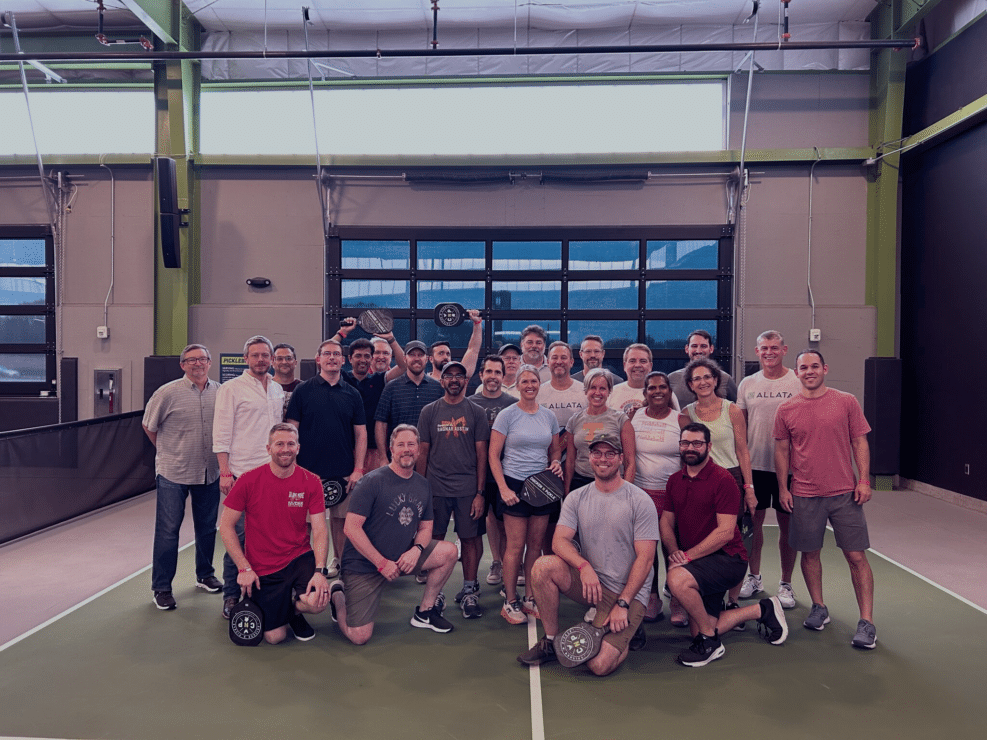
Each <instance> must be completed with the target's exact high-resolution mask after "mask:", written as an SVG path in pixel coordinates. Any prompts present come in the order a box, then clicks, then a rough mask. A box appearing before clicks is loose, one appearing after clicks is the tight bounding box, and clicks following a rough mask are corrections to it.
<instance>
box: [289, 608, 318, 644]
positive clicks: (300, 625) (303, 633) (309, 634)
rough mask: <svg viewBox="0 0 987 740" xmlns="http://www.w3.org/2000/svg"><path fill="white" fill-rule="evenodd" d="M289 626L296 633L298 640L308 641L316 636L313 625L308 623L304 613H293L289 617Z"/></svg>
mask: <svg viewBox="0 0 987 740" xmlns="http://www.w3.org/2000/svg"><path fill="white" fill-rule="evenodd" d="M288 626H289V627H291V631H292V632H294V633H295V639H296V640H301V641H302V642H308V641H309V640H311V639H312V638H313V637H315V630H314V629H313V628H312V625H310V624H309V623H308V620H307V619H305V615H304V614H292V615H291V616H290V617H288Z"/></svg>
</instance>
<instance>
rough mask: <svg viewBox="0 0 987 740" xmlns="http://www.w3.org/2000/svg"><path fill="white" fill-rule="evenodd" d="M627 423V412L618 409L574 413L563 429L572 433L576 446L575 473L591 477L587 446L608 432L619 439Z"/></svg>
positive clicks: (584, 410) (591, 467)
mask: <svg viewBox="0 0 987 740" xmlns="http://www.w3.org/2000/svg"><path fill="white" fill-rule="evenodd" d="M626 423H627V414H625V413H624V412H623V411H619V410H618V409H607V410H606V411H604V412H603V413H602V414H596V415H594V416H591V415H590V414H589V413H588V412H587V411H586V409H583V410H582V411H580V412H579V413H577V414H574V415H573V417H572V418H571V419H569V423H568V424H566V425H565V429H566V431H567V432H569V434H571V435H572V441H573V444H575V446H576V473H578V474H579V475H581V476H583V477H585V478H592V477H593V466H592V465H591V464H590V462H589V446H590V444H592V442H593V440H594V439H597V438H599V437H601V436H603V435H604V434H610V435H613V436H614V437H617V439H620V430H621V429H623V428H624V424H626Z"/></svg>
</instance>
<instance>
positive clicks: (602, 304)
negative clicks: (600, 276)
mask: <svg viewBox="0 0 987 740" xmlns="http://www.w3.org/2000/svg"><path fill="white" fill-rule="evenodd" d="M637 285H638V282H637V280H587V281H585V282H584V281H579V282H575V281H572V282H570V283H569V308H572V309H582V308H586V309H598V310H601V311H605V310H609V309H616V308H631V309H634V308H637V303H638V298H637Z"/></svg>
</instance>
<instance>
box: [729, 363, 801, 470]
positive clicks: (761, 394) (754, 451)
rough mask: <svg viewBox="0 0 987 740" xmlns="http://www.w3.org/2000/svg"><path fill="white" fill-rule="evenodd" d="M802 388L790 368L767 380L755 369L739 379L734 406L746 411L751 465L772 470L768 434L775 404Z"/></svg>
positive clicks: (772, 451)
mask: <svg viewBox="0 0 987 740" xmlns="http://www.w3.org/2000/svg"><path fill="white" fill-rule="evenodd" d="M801 388H802V384H801V383H800V382H799V379H798V376H797V375H796V374H795V371H794V370H788V372H786V373H785V374H784V375H783V376H782V377H780V378H778V379H776V380H769V379H768V378H765V377H764V371H763V370H758V371H757V372H756V373H754V374H753V375H748V376H747V377H746V378H744V379H743V380H741V381H740V388H739V389H738V391H737V407H738V408H740V409H744V410H746V411H747V447H748V449H750V452H751V468H753V469H754V470H766V471H768V472H771V473H773V472H774V470H775V441H774V437H773V436H772V432H773V431H774V425H775V414H776V413H777V411H778V407H779V406H781V405H782V404H783V403H784V402H785V401H787V400H788V399H790V398H794V397H795V396H797V395H798V394H799V392H800V390H801Z"/></svg>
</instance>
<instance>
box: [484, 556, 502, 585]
mask: <svg viewBox="0 0 987 740" xmlns="http://www.w3.org/2000/svg"><path fill="white" fill-rule="evenodd" d="M503 582H504V564H503V563H502V562H500V561H499V560H494V561H493V562H492V563H490V572H489V573H487V585H489V586H499V585H500V584H501V583H503Z"/></svg>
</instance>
